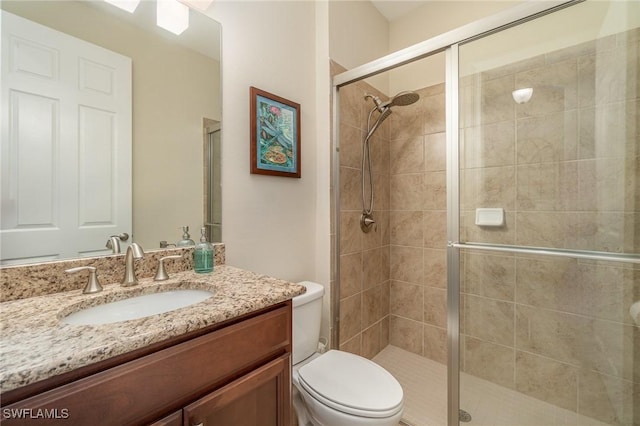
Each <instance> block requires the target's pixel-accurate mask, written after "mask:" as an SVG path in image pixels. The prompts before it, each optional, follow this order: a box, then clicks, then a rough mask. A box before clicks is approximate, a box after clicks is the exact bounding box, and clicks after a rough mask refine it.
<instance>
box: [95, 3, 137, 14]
mask: <svg viewBox="0 0 640 426" xmlns="http://www.w3.org/2000/svg"><path fill="white" fill-rule="evenodd" d="M104 1H106V2H107V3H109V4H112V5H114V6H115V7H118V8H120V9H122V10H126V11H127V12H129V13H133V12H134V11H135V10H136V8H137V7H138V5H139V4H140V0H104Z"/></svg>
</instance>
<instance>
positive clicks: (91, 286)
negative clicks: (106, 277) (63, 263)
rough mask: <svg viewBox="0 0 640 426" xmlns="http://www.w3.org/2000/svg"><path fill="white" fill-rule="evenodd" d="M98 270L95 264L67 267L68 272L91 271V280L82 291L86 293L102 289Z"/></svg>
mask: <svg viewBox="0 0 640 426" xmlns="http://www.w3.org/2000/svg"><path fill="white" fill-rule="evenodd" d="M96 270H97V269H96V267H95V266H79V267H77V268H71V269H67V270H66V271H65V272H66V273H68V274H75V273H76V272H81V271H89V280H88V281H87V285H86V286H85V287H84V290H82V292H83V293H84V294H91V293H98V292H100V291H102V286H101V285H100V283H99V282H98V277H96Z"/></svg>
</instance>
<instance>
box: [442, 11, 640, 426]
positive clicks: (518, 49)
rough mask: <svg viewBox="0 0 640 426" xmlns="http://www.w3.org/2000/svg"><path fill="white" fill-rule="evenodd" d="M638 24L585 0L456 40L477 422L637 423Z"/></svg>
mask: <svg viewBox="0 0 640 426" xmlns="http://www.w3.org/2000/svg"><path fill="white" fill-rule="evenodd" d="M639 27H640V6H638V3H635V2H626V1H622V2H620V1H612V2H608V1H586V2H584V3H580V4H578V5H575V6H572V7H569V8H567V9H564V10H560V11H558V12H555V13H552V14H549V15H546V16H543V17H540V18H537V19H535V20H531V21H529V22H526V23H523V24H520V25H518V26H514V27H511V28H509V29H506V30H503V31H501V32H497V33H494V34H492V35H489V36H486V37H484V38H480V39H477V40H474V41H471V42H469V43H467V44H463V45H461V46H459V49H458V50H459V56H458V61H459V81H458V92H459V123H458V124H459V127H460V131H459V175H458V180H459V207H460V215H459V222H460V227H459V230H460V244H456V247H457V248H458V250H459V251H458V255H459V258H460V267H459V277H460V317H459V320H460V339H459V342H460V343H459V360H460V393H459V398H460V408H461V409H463V410H465V411H467V412H468V413H469V414H470V415H471V417H472V419H473V424H487V425H488V424H490V425H509V426H512V425H518V426H525V425H532V426H533V425H535V426H540V425H545V426H551V425H565V424H571V425H580V426H582V425H629V426H631V425H637V424H640V255H639V254H638V253H640V55H639V53H638V52H639V51H640V45H639V43H640V28H639ZM453 267H455V266H453Z"/></svg>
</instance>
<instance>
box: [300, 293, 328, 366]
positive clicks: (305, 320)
mask: <svg viewBox="0 0 640 426" xmlns="http://www.w3.org/2000/svg"><path fill="white" fill-rule="evenodd" d="M298 284H300V285H302V286H304V287H306V288H307V292H306V293H304V294H301V295H300V296H296V297H294V298H293V365H295V364H297V363H299V362H300V361H303V360H305V359H307V358H309V357H310V356H311V355H313V354H314V353H315V352H316V349H318V340H319V339H320V320H321V318H322V296H323V295H324V287H323V286H322V285H320V284H318V283H313V282H311V281H302V282H299V283H298Z"/></svg>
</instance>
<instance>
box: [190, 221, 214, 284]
mask: <svg viewBox="0 0 640 426" xmlns="http://www.w3.org/2000/svg"><path fill="white" fill-rule="evenodd" d="M206 233H207V229H206V228H205V227H202V228H200V242H199V243H198V244H197V245H196V248H195V249H194V250H193V270H194V271H195V272H197V273H198V274H206V273H208V272H211V271H213V244H211V243H210V242H208V241H207V234H206Z"/></svg>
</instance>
